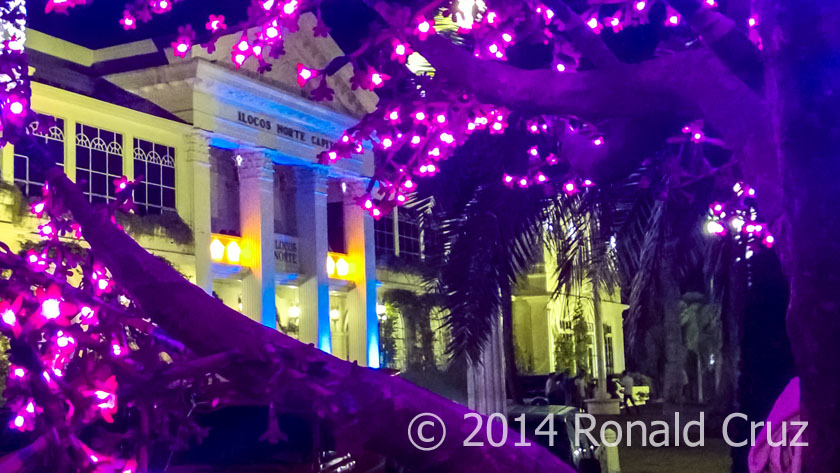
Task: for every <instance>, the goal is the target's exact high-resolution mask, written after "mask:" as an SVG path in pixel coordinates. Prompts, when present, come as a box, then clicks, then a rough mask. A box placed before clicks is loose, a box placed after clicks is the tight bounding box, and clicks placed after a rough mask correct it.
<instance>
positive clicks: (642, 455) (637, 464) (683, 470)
mask: <svg viewBox="0 0 840 473" xmlns="http://www.w3.org/2000/svg"><path fill="white" fill-rule="evenodd" d="M619 459H620V461H621V473H676V472H679V473H728V472H729V470H730V465H731V461H730V459H729V446H727V445H726V444H725V443H724V442H723V440H722V439H710V438H707V439H706V444H705V445H704V446H703V447H697V448H685V447H670V448H666V447H663V448H653V447H620V448H619Z"/></svg>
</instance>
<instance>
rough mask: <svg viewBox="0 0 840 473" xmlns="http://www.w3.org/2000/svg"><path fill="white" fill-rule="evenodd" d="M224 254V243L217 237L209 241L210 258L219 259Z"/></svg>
mask: <svg viewBox="0 0 840 473" xmlns="http://www.w3.org/2000/svg"><path fill="white" fill-rule="evenodd" d="M224 256H225V245H224V243H222V242H221V241H220V240H219V239H218V238H215V239H213V241H212V242H210V259H212V260H214V261H221V260H222V258H224Z"/></svg>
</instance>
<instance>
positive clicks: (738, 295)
mask: <svg viewBox="0 0 840 473" xmlns="http://www.w3.org/2000/svg"><path fill="white" fill-rule="evenodd" d="M735 248H738V246H736V245H735V242H729V243H727V246H726V248H725V249H724V251H725V252H726V253H725V254H724V255H723V256H722V257H721V259H722V260H723V261H734V260H735V256H734V255H733V254H732V252H733V249H735ZM726 271H727V274H726V278H727V282H726V284H725V289H724V293H723V296H722V303H721V308H720V311H721V312H720V318H721V324H720V325H721V329H722V333H721V359H720V360H718V361H716V362H715V367H716V370H715V371H716V373H715V401H714V409H715V411H717V412H721V413H724V412H725V413H727V414H728V413H730V412H733V411H735V410H736V408H737V396H738V392H737V390H738V376H739V369H738V366H739V365H740V362H741V326H742V323H741V318H742V316H743V314H744V298H745V291H746V287H745V283H746V281H745V274H744V265H743V263H737V264H735V265H732V266H730V267H728V268H727V269H726Z"/></svg>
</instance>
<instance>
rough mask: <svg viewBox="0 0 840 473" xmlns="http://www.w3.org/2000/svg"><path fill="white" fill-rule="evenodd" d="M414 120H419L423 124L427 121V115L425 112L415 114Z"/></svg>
mask: <svg viewBox="0 0 840 473" xmlns="http://www.w3.org/2000/svg"><path fill="white" fill-rule="evenodd" d="M414 118H415V119H417V121H418V122H422V121H423V120H425V119H426V114H425V113H423V112H417V113H415V114H414Z"/></svg>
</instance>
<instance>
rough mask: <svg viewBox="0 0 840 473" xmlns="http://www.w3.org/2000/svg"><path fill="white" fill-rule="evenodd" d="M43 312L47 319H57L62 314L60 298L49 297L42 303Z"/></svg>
mask: <svg viewBox="0 0 840 473" xmlns="http://www.w3.org/2000/svg"><path fill="white" fill-rule="evenodd" d="M41 313H42V314H43V315H44V318H45V319H48V320H52V319H56V318H58V316H59V315H61V303H60V302H59V301H58V299H47V300H45V301H44V302H42V303H41Z"/></svg>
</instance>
